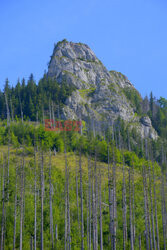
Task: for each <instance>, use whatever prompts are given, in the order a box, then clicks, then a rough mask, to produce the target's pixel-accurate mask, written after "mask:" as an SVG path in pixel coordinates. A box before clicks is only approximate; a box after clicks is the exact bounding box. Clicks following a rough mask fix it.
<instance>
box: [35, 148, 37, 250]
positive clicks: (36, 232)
mask: <svg viewBox="0 0 167 250" xmlns="http://www.w3.org/2000/svg"><path fill="white" fill-rule="evenodd" d="M36 193H37V173H36V150H35V147H34V250H36V238H37V194H36Z"/></svg>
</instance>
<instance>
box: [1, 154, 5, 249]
mask: <svg viewBox="0 0 167 250" xmlns="http://www.w3.org/2000/svg"><path fill="white" fill-rule="evenodd" d="M4 164H5V162H4V155H3V184H2V221H1V250H3V249H4V245H5V242H4V214H5V169H4Z"/></svg>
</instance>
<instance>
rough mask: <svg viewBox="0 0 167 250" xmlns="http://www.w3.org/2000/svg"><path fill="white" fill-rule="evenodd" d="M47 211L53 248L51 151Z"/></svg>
mask: <svg viewBox="0 0 167 250" xmlns="http://www.w3.org/2000/svg"><path fill="white" fill-rule="evenodd" d="M49 210H50V236H51V247H52V249H53V248H54V238H53V212H52V181H51V150H50V157H49Z"/></svg>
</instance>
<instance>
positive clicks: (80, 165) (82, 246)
mask: <svg viewBox="0 0 167 250" xmlns="http://www.w3.org/2000/svg"><path fill="white" fill-rule="evenodd" d="M79 172H80V198H81V250H83V249H84V217H83V187H82V164H81V150H80V155H79Z"/></svg>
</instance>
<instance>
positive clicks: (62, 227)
mask: <svg viewBox="0 0 167 250" xmlns="http://www.w3.org/2000/svg"><path fill="white" fill-rule="evenodd" d="M11 126H12V124H11ZM25 128H26V126H25ZM26 130H27V128H26V129H25V130H24V131H22V133H23V134H24V133H25V134H26ZM32 131H33V134H32V136H31V138H33V144H32V145H33V146H32V145H31V144H30V146H29V147H28V137H27V136H25V137H24V136H23V137H22V141H21V143H20V144H19V145H17V147H16V148H13V147H12V144H11V143H12V136H13V135H12V128H11V127H9V128H8V131H7V134H6V143H7V145H6V146H5V147H4V146H1V157H0V173H1V175H0V176H1V178H0V180H1V182H0V198H1V204H0V218H1V229H0V238H1V248H2V249H4V248H7V249H10V248H13V249H17V248H19V249H95V250H97V249H165V248H166V240H167V237H166V235H167V234H166V225H167V211H166V195H165V193H166V187H167V182H166V174H167V172H166V171H167V170H166V152H165V150H164V145H162V147H161V167H160V166H159V165H158V164H157V163H156V162H155V161H154V154H153V149H152V146H151V144H150V143H149V141H148V140H147V139H145V140H144V141H143V143H142V145H141V147H143V148H142V151H143V157H144V158H145V159H144V158H138V157H137V156H136V154H135V153H134V152H131V150H132V141H133V140H131V139H130V136H129V135H128V150H125V149H123V147H124V144H125V142H124V140H123V137H122V135H121V133H120V131H119V130H118V131H115V130H114V129H113V130H112V131H109V132H107V133H106V137H107V140H106V141H105V140H104V141H102V140H100V138H99V135H98V134H97V133H96V131H95V134H94V133H92V134H91V135H90V134H89V136H87V137H86V136H84V135H79V134H78V133H76V132H75V133H71V135H69V132H62V133H61V134H60V133H59V134H58V133H57V137H58V136H59V139H60V140H61V141H62V143H63V148H62V150H61V151H63V152H62V153H61V152H60V153H58V152H57V151H58V150H59V149H58V148H56V150H55V148H52V147H51V145H52V146H53V144H51V142H52V139H53V138H54V137H55V135H56V133H54V132H51V133H52V134H55V135H54V136H53V137H52V138H51V139H50V140H51V141H48V140H49V138H50V137H51V133H50V134H49V136H48V137H47V136H46V134H44V133H43V131H41V133H36V132H35V128H34V130H32ZM22 133H21V134H22ZM83 133H84V131H83ZM71 136H73V139H72V140H70V137H71ZM15 137H16V135H15ZM16 138H17V137H16ZM55 138H56V137H55ZM55 138H54V140H55ZM100 141H101V142H102V144H100V143H99V142H100ZM71 142H73V145H71ZM104 142H105V144H103V143H104ZM117 147H118V148H117ZM59 151H60V150H59ZM102 152H104V154H105V157H107V159H106V160H105V161H106V163H104V162H101V161H99V160H101V157H102Z"/></svg>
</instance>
